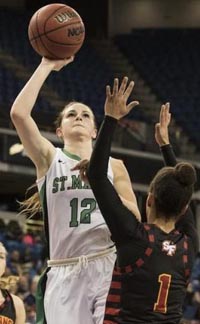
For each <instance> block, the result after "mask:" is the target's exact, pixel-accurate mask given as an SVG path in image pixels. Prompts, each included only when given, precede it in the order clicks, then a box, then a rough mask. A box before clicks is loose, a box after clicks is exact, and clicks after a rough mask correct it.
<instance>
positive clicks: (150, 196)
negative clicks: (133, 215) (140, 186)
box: [147, 192, 154, 207]
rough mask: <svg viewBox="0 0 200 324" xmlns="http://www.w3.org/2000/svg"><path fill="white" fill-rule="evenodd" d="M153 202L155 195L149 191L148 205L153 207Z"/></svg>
mask: <svg viewBox="0 0 200 324" xmlns="http://www.w3.org/2000/svg"><path fill="white" fill-rule="evenodd" d="M153 202H154V195H153V194H152V193H151V192H149V194H148V196H147V206H148V207H152V204H153Z"/></svg>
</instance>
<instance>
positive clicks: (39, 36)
mask: <svg viewBox="0 0 200 324" xmlns="http://www.w3.org/2000/svg"><path fill="white" fill-rule="evenodd" d="M38 14H39V11H38V13H37V15H36V29H37V32H38V37H37V38H36V39H34V40H36V42H37V39H38V38H39V39H40V43H41V44H42V46H43V47H44V48H45V49H46V50H47V52H48V53H49V54H51V55H52V56H53V57H54V58H56V59H60V57H58V56H56V55H55V54H54V53H51V52H50V51H49V49H48V48H47V47H46V46H45V44H44V43H43V41H42V39H41V35H40V34H39V28H38ZM44 35H45V34H44ZM38 51H39V49H38Z"/></svg>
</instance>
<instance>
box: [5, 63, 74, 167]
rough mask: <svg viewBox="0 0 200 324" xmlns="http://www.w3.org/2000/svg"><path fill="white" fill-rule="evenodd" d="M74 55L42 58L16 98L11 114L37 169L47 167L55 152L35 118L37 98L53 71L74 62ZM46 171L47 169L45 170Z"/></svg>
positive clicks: (27, 152)
mask: <svg viewBox="0 0 200 324" xmlns="http://www.w3.org/2000/svg"><path fill="white" fill-rule="evenodd" d="M72 60H73V57H71V58H70V59H67V60H58V61H56V60H54V61H52V60H48V59H46V58H42V61H41V63H40V64H39V66H38V67H37V69H36V70H35V72H34V73H33V75H32V76H31V78H30V79H29V80H28V82H27V83H26V84H25V86H24V88H23V89H22V90H21V92H20V93H19V94H18V96H17V98H16V99H15V101H14V103H13V105H12V108H11V111H10V116H11V119H12V122H13V124H14V125H15V128H16V130H17V133H18V135H19V137H20V139H21V142H22V144H23V146H24V149H25V151H26V154H27V155H28V156H29V157H30V159H31V160H32V161H33V162H34V164H35V165H36V167H37V169H41V168H43V169H47V168H48V165H47V164H48V163H49V162H50V160H51V155H53V154H54V147H53V145H52V144H51V143H50V142H49V141H48V140H47V139H45V138H44V137H43V136H42V135H41V134H40V132H39V129H38V127H37V125H36V123H35V121H34V120H33V118H32V116H31V113H32V109H33V107H34V105H35V102H36V100H37V97H38V94H39V91H40V89H41V87H42V85H43V84H44V82H45V80H46V79H47V77H48V75H49V74H50V72H51V71H59V70H60V69H61V68H62V67H63V66H65V65H67V64H69V63H70V62H72ZM44 171H46V170H44Z"/></svg>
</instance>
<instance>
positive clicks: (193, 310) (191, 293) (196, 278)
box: [183, 252, 200, 324]
mask: <svg viewBox="0 0 200 324" xmlns="http://www.w3.org/2000/svg"><path fill="white" fill-rule="evenodd" d="M183 323H184V324H200V252H199V253H198V254H197V257H196V260H195V263H194V266H193V270H192V274H191V277H190V282H189V284H188V288H187V295H186V300H185V305H184V312H183Z"/></svg>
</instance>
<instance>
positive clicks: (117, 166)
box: [110, 157, 127, 173]
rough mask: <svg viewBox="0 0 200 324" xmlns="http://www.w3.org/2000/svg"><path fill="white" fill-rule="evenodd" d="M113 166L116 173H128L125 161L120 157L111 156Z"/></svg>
mask: <svg viewBox="0 0 200 324" xmlns="http://www.w3.org/2000/svg"><path fill="white" fill-rule="evenodd" d="M110 163H111V167H112V170H113V172H114V173H127V170H126V167H125V165H124V162H123V161H122V160H120V159H115V158H113V157H112V158H110Z"/></svg>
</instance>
